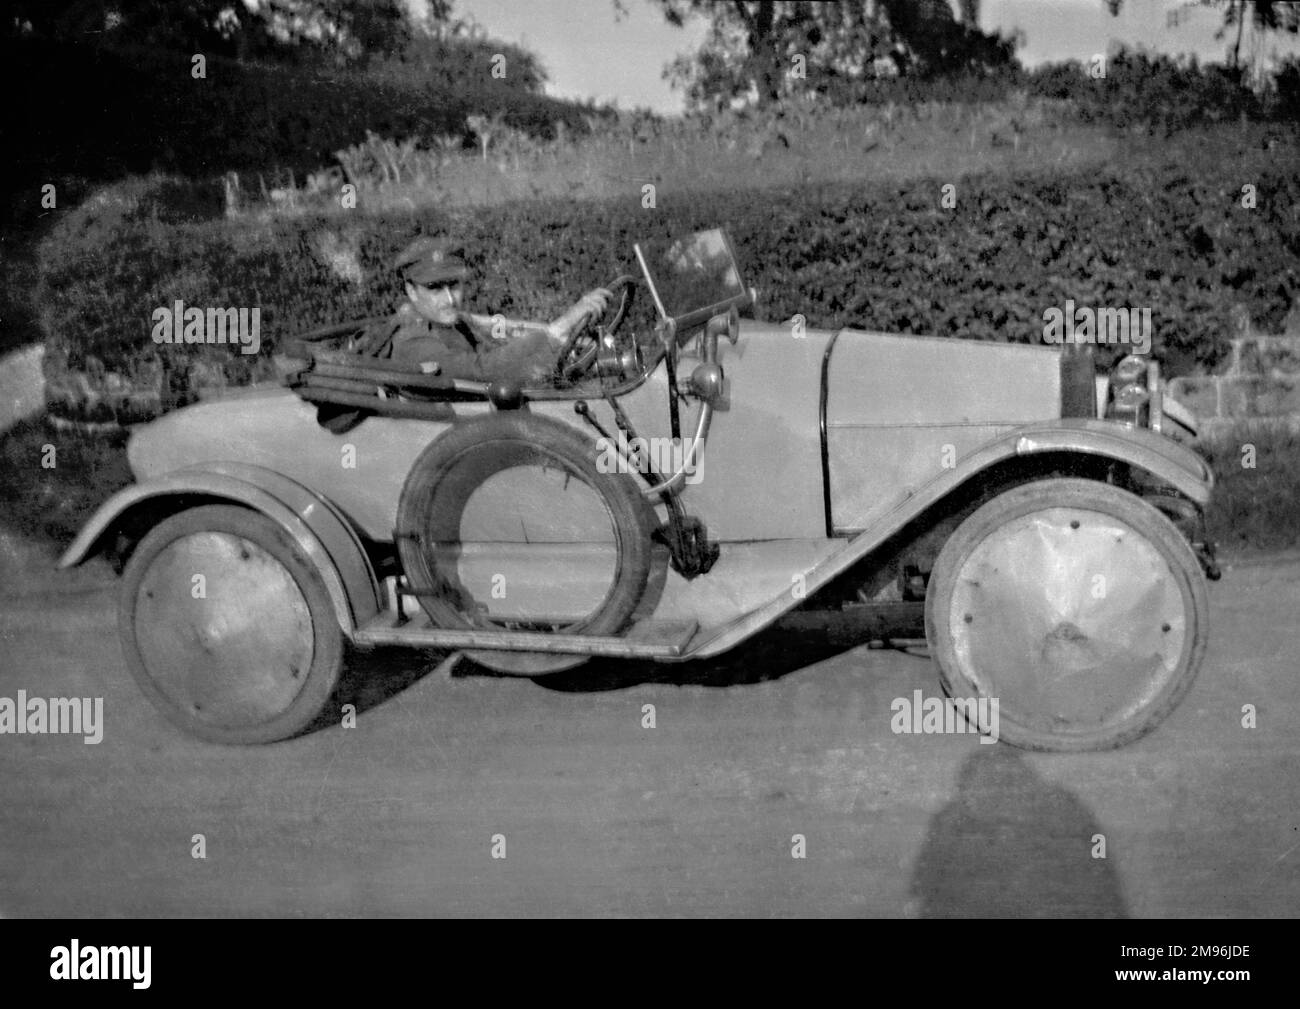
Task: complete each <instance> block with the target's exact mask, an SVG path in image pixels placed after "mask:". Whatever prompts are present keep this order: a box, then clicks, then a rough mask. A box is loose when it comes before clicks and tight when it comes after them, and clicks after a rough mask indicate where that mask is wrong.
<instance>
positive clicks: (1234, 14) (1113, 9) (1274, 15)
mask: <svg viewBox="0 0 1300 1009" xmlns="http://www.w3.org/2000/svg"><path fill="white" fill-rule="evenodd" d="M1198 5H1199V6H1201V7H1216V8H1221V9H1222V10H1223V24H1222V25H1220V26H1219V30H1218V32H1217V33H1215V36H1214V37H1215V38H1216V39H1222V38H1225V37H1226V36H1227V35H1228V34H1229V33H1230V32H1231V33H1232V34H1233V36H1234V37H1233V42H1232V46H1231V48H1229V49H1228V66H1230V67H1231V68H1232V69H1233V70H1240V69H1241V35H1242V30H1243V29H1244V28H1245V27H1246V21H1247V19H1248V17H1249V20H1250V21H1251V23H1252V27H1253V28H1254V29H1255V30H1256V31H1259V32H1289V33H1290V34H1292V35H1295V34H1297V33H1298V32H1300V4H1295V3H1281V2H1274V0H1191V2H1190V3H1188V4H1186V5H1185V6H1193V7H1194V6H1198ZM1106 6H1107V8H1108V9H1109V10H1110V13H1111V16H1112V17H1114V16H1118V15H1119V12H1120V11H1121V10H1122V9H1123V6H1124V0H1106ZM1247 12H1249V15H1247ZM1234 29H1235V31H1234Z"/></svg>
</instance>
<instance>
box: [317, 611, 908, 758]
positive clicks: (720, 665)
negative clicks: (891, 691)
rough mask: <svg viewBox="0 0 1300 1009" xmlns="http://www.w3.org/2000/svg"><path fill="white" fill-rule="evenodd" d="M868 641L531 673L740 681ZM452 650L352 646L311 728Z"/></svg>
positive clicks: (787, 670)
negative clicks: (330, 697) (329, 698)
mask: <svg viewBox="0 0 1300 1009" xmlns="http://www.w3.org/2000/svg"><path fill="white" fill-rule="evenodd" d="M861 644H862V642H861V641H844V640H833V639H828V638H827V637H826V636H823V635H817V634H812V633H806V632H791V631H790V630H788V629H782V628H781V627H780V625H777V626H776V627H774V628H772V629H770V630H768V631H766V632H764V633H763V634H760V635H758V636H757V637H755V638H754V639H752V640H751V641H749V642H746V643H745V644H743V645H741V646H739V647H737V648H734V649H732V650H731V651H728V652H726V653H725V654H723V655H720V656H718V657H717V658H716V659H711V660H710V659H706V660H701V661H695V662H685V663H681V664H667V663H656V662H631V661H626V660H616V659H593V660H592V661H590V662H588V663H586V664H585V665H582V666H579V667H578V668H576V669H570V670H567V671H565V672H561V673H551V674H549V675H546V676H537V677H531V679H532V680H533V682H534V683H536V684H537V685H538V686H540V687H545V688H546V689H548V690H555V691H558V692H560V693H569V694H585V693H601V692H605V691H612V690H625V689H628V688H631V687H635V686H637V685H639V684H642V683H667V684H674V685H677V686H703V687H719V688H722V687H737V686H746V685H749V684H755V683H763V682H765V681H767V680H777V679H780V678H781V677H783V676H788V675H789V674H791V673H795V672H798V671H799V670H801V669H806V668H808V667H809V666H813V665H816V664H817V663H819V662H824V661H826V660H828V659H832V658H834V657H835V656H837V655H841V654H843V653H844V652H846V651H849V650H851V649H853V648H856V647H858V646H859V645H861ZM451 654H452V653H451V652H447V651H437V650H431V649H422V648H403V647H401V646H396V645H394V646H389V647H380V648H374V649H370V650H360V649H352V650H350V652H349V655H348V658H347V660H346V662H345V664H344V667H343V672H342V675H341V677H340V679H339V685H338V687H337V689H336V691H335V695H334V699H333V700H332V701H331V702H330V703H329V704H327V705H326V706H325V709H324V710H323V711H322V713H321V717H320V718H318V719H317V720H316V721H315V722H313V723H312V724H311V725H309V726H308V727H307V728H306V729H305V730H304V733H305V734H309V733H312V732H316V731H317V730H319V729H325V728H332V727H334V726H335V725H337V724H338V711H339V709H340V708H341V707H342V705H344V704H352V705H355V707H356V712H357V714H358V715H360V714H362V713H364V712H366V711H368V710H370V709H371V708H374V707H377V706H379V705H380V704H383V703H384V702H385V701H386V700H388V699H389V698H391V697H393V696H395V695H397V694H400V693H401V692H402V691H404V690H406V689H407V688H409V687H411V686H413V685H414V684H415V683H417V682H419V681H420V680H421V679H423V678H424V677H425V676H427V675H429V674H430V673H431V672H433V671H434V670H435V669H437V668H438V666H439V665H440V664H441V663H443V662H444V661H445V660H446V659H447V658H448V657H449V656H450V655H451ZM903 654H907V655H911V656H912V657H913V658H915V659H917V661H918V662H923V663H928V662H929V661H930V659H929V656H928V655H927V654H926V653H925V651H924V649H923V648H922V649H920V650H903ZM451 675H452V676H453V677H455V678H456V679H473V678H478V677H486V678H493V679H495V678H500V677H507V678H511V679H514V678H518V677H511V676H509V674H507V673H499V672H496V671H495V670H492V669H488V668H486V667H485V666H480V665H478V664H477V663H476V662H473V661H472V660H470V659H465V658H462V659H460V660H459V661H458V662H456V663H455V664H454V665H453V666H452V667H451Z"/></svg>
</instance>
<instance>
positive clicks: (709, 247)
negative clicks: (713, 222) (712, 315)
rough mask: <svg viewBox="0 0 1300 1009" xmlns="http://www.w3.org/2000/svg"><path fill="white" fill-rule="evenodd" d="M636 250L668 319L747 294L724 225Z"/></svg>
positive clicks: (653, 291) (658, 303)
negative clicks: (722, 227) (723, 228)
mask: <svg viewBox="0 0 1300 1009" xmlns="http://www.w3.org/2000/svg"><path fill="white" fill-rule="evenodd" d="M636 251H637V257H638V258H639V259H640V260H641V268H642V270H643V271H644V272H645V275H646V280H647V282H648V283H649V285H650V289H651V292H652V293H653V295H654V299H655V304H656V306H657V307H658V308H659V311H660V312H661V313H662V314H663V315H664V317H665V318H669V319H682V318H684V317H686V316H690V315H691V314H693V313H696V312H699V311H700V310H701V309H707V308H712V307H714V306H716V305H721V304H725V303H730V302H732V301H733V300H734V299H736V298H743V297H745V296H746V291H745V287H744V285H743V284H742V283H741V280H740V270H739V268H738V267H737V266H736V258H735V256H734V255H733V254H732V251H731V243H730V241H728V239H727V235H726V233H725V232H724V231H723V230H722V229H721V228H711V229H709V230H708V231H697V232H695V234H693V235H687V236H686V237H685V238H678V239H672V240H663V239H659V240H651V241H648V242H640V243H638V244H637V246H636Z"/></svg>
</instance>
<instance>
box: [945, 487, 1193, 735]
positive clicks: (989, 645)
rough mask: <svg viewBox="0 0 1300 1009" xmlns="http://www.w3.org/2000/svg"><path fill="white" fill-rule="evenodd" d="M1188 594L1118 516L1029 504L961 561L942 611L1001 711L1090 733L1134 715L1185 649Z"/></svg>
mask: <svg viewBox="0 0 1300 1009" xmlns="http://www.w3.org/2000/svg"><path fill="white" fill-rule="evenodd" d="M1187 606H1188V603H1187V600H1186V599H1185V598H1184V596H1183V592H1182V589H1181V588H1180V586H1179V583H1178V580H1177V578H1176V577H1175V576H1174V573H1173V570H1172V569H1171V566H1170V564H1169V562H1168V561H1167V560H1166V559H1165V557H1164V556H1163V555H1162V554H1161V553H1160V551H1159V550H1157V549H1156V547H1155V546H1154V545H1153V544H1152V543H1151V542H1150V541H1149V540H1148V539H1146V537H1144V536H1142V535H1141V534H1139V533H1138V532H1137V531H1136V530H1134V529H1133V528H1132V527H1130V526H1129V525H1128V524H1127V523H1124V522H1122V521H1120V520H1119V519H1116V518H1115V517H1113V516H1110V515H1105V514H1102V513H1099V512H1095V511H1090V510H1086V509H1079V508H1050V509H1045V510H1040V511H1035V512H1032V513H1030V514H1028V515H1024V516H1021V517H1019V518H1016V519H1013V520H1012V521H1010V522H1007V523H1006V524H1004V525H1002V526H1000V527H999V528H997V529H995V530H994V531H993V532H991V533H990V534H989V535H988V536H986V537H985V538H984V539H983V540H981V541H980V542H979V543H978V545H977V546H976V547H975V548H974V549H973V550H972V551H971V552H970V554H969V555H968V556H967V557H966V558H965V560H964V561H963V563H962V564H961V567H960V569H959V570H958V572H957V577H956V580H955V584H954V588H953V593H952V602H951V606H950V609H949V612H948V614H947V621H948V630H949V633H950V634H951V636H952V641H953V645H954V651H955V655H956V660H957V664H958V667H959V669H960V672H961V674H962V676H963V677H964V678H965V679H966V680H967V681H969V682H971V683H974V684H975V685H976V687H977V689H978V690H979V692H980V693H981V694H983V695H986V696H989V697H997V698H998V699H999V705H1000V710H1001V712H1002V717H1004V718H1013V719H1014V720H1016V721H1017V722H1019V723H1021V724H1024V725H1026V726H1029V727H1032V728H1039V729H1042V730H1050V731H1053V732H1060V731H1068V732H1079V733H1086V732H1089V731H1096V730H1098V729H1101V728H1102V727H1104V726H1107V725H1112V724H1115V723H1117V722H1121V721H1123V720H1125V719H1126V718H1129V717H1132V716H1133V715H1134V714H1135V713H1136V712H1137V711H1138V710H1139V709H1141V708H1143V707H1144V706H1145V705H1147V704H1149V703H1150V702H1151V701H1152V700H1153V699H1154V698H1156V697H1158V696H1159V695H1160V693H1161V692H1162V691H1163V690H1165V689H1166V688H1167V687H1168V686H1169V684H1170V683H1171V681H1172V680H1173V679H1174V675H1175V673H1176V671H1177V670H1178V668H1179V665H1180V663H1181V662H1183V661H1184V657H1185V656H1184V653H1185V650H1186V648H1185V646H1186V643H1187V640H1188V628H1187Z"/></svg>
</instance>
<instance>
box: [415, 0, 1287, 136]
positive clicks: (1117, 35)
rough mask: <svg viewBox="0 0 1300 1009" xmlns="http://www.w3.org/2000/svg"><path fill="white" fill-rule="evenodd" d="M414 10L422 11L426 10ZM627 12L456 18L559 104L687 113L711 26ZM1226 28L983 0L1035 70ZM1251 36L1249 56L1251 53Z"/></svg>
mask: <svg viewBox="0 0 1300 1009" xmlns="http://www.w3.org/2000/svg"><path fill="white" fill-rule="evenodd" d="M408 2H410V3H411V4H412V5H413V6H417V7H418V6H419V5H420V4H422V3H423V0H408ZM623 2H624V6H625V8H626V11H627V13H626V14H625V15H621V16H620V15H619V14H618V13H617V12H616V10H615V6H614V0H455V5H454V9H455V11H456V12H457V13H458V14H459V15H460V16H462V17H466V16H468V17H471V18H473V20H475V21H477V22H478V23H479V24H481V25H482V26H483V27H484V28H485V29H487V31H488V34H489V35H492V36H494V37H497V38H500V39H503V40H505V41H508V42H516V43H519V44H521V45H523V46H525V47H526V48H528V49H530V50H532V51H533V52H535V53H537V54H538V55H539V56H540V57H541V61H542V64H543V66H544V67H545V68H546V71H547V73H548V74H549V75H550V84H549V85H548V88H547V90H548V92H549V93H550V94H552V95H555V96H556V97H561V98H579V99H587V98H593V99H596V100H597V101H612V102H616V103H617V104H618V105H619V106H620V107H622V108H627V109H630V108H635V107H637V106H648V107H649V108H652V109H654V110H655V111H656V112H661V113H665V114H673V113H677V112H680V111H681V110H682V99H681V95H680V94H678V93H676V92H674V91H672V90H671V89H670V87H669V85H668V82H667V81H665V80H663V78H662V74H663V68H664V66H665V64H667V63H669V62H670V61H671V60H672V59H673V57H675V56H676V55H678V54H679V53H682V52H690V51H694V50H695V49H696V48H698V46H699V44H700V42H701V41H702V40H703V38H704V34H705V29H706V26H705V24H704V23H703V22H702V21H696V22H694V23H689V24H688V25H687V26H686V27H685V28H674V27H672V26H671V25H669V24H668V23H667V21H665V20H664V17H663V14H662V13H661V12H660V9H659V5H658V4H655V3H652V2H650V0H623ZM1171 12H1175V13H1177V14H1178V18H1179V19H1178V23H1177V24H1176V25H1171V24H1170V23H1169V19H1168V15H1169V14H1170V13H1171ZM1221 20H1222V15H1221V13H1220V12H1218V11H1216V10H1214V9H1208V8H1202V7H1199V6H1197V5H1195V4H1188V3H1185V2H1182V0H1126V2H1125V4H1124V9H1123V12H1122V13H1121V15H1120V16H1119V17H1111V16H1110V14H1108V13H1107V12H1106V10H1105V7H1104V4H1103V3H1102V0H983V6H982V11H981V22H982V24H981V27H983V28H984V29H985V30H986V31H988V30H992V29H995V28H996V29H999V30H1001V31H1002V32H1004V33H1006V32H1010V31H1012V30H1015V29H1019V30H1020V31H1021V32H1022V33H1023V34H1024V38H1025V42H1024V44H1023V45H1022V47H1021V48H1020V50H1019V51H1018V55H1019V57H1020V60H1021V62H1023V63H1024V64H1025V65H1027V66H1033V65H1034V64H1036V63H1041V62H1043V61H1045V60H1063V59H1078V60H1082V61H1086V60H1088V59H1089V58H1091V57H1092V56H1093V55H1094V54H1095V53H1100V52H1106V51H1107V50H1108V48H1109V47H1110V46H1111V45H1112V43H1116V42H1123V43H1126V44H1129V45H1132V44H1141V45H1143V46H1145V47H1147V48H1150V49H1156V50H1158V51H1162V52H1171V53H1177V52H1190V53H1195V54H1196V55H1198V56H1199V57H1200V58H1201V59H1202V60H1203V61H1204V60H1206V59H1211V60H1216V61H1217V60H1221V59H1222V58H1223V55H1224V53H1225V51H1226V49H1227V46H1228V40H1227V39H1224V40H1219V41H1216V40H1215V38H1214V34H1215V32H1216V31H1217V30H1218V28H1219V26H1220V23H1221ZM1249 34H1250V33H1249V32H1248V33H1247V36H1248V37H1247V39H1246V41H1245V42H1244V43H1243V46H1242V51H1243V54H1246V53H1248V52H1250V51H1251V50H1252V40H1251V39H1250V38H1249ZM1285 39H1286V41H1285V42H1282V43H1279V42H1278V41H1276V40H1273V39H1269V40H1266V41H1265V44H1266V46H1267V47H1268V48H1273V47H1276V46H1278V45H1279V44H1280V45H1282V46H1283V47H1284V48H1285V51H1287V52H1300V45H1297V42H1296V40H1295V37H1294V36H1286V37H1285ZM1254 44H1258V43H1257V42H1255V43H1254Z"/></svg>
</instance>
